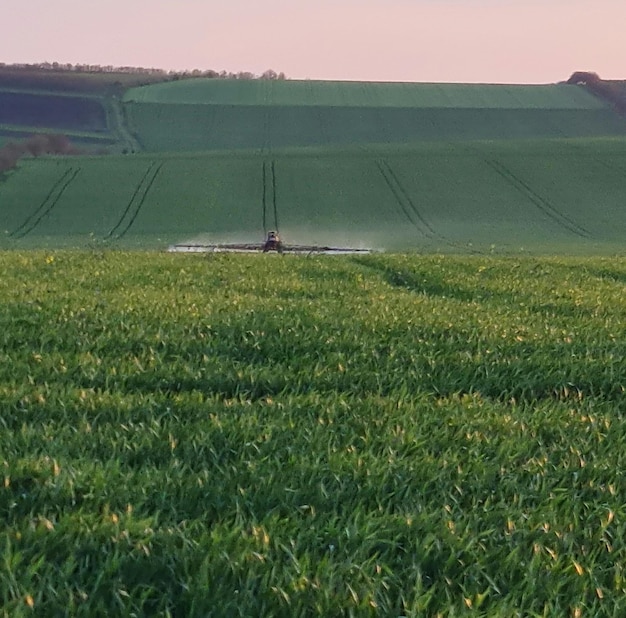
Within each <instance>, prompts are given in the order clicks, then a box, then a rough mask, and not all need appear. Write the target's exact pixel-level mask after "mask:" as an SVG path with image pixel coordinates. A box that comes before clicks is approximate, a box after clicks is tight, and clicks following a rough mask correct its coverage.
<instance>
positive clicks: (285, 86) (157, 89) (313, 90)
mask: <svg viewBox="0 0 626 618" xmlns="http://www.w3.org/2000/svg"><path fill="white" fill-rule="evenodd" d="M124 101H126V102H140V103H168V104H174V103H185V104H204V105H207V104H208V105H238V106H239V105H254V106H257V105H263V106H301V105H312V106H316V107H320V106H330V107H377V108H378V107H402V108H406V107H419V108H452V109H459V108H461V109H463V108H470V109H604V108H606V105H605V104H604V103H603V102H602V101H600V100H599V99H597V98H596V97H594V96H593V95H591V94H589V93H588V92H587V91H585V90H584V89H582V88H579V87H578V86H570V85H564V84H559V85H553V84H550V85H545V86H519V85H510V86H506V85H490V84H419V83H400V82H398V83H380V82H379V83H372V82H320V81H292V80H289V81H280V80H278V81H267V80H219V79H193V80H182V81H176V82H168V83H162V84H155V85H151V86H145V87H142V88H131V89H130V90H128V91H127V92H126V94H125V95H124Z"/></svg>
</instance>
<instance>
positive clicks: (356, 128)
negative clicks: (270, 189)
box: [126, 103, 626, 152]
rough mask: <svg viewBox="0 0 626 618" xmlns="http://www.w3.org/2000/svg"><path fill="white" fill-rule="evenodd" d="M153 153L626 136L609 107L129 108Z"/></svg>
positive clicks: (131, 120) (133, 124)
mask: <svg viewBox="0 0 626 618" xmlns="http://www.w3.org/2000/svg"><path fill="white" fill-rule="evenodd" d="M126 113H127V117H128V119H129V123H130V126H131V129H132V131H133V132H134V133H135V135H136V136H137V138H138V140H139V142H140V143H141V145H142V147H143V149H144V150H146V151H148V152H167V151H179V152H187V151H204V150H222V149H223V150H230V149H241V148H243V149H251V148H254V149H259V150H268V149H272V148H283V147H289V146H310V145H355V144H363V145H367V144H404V143H411V142H415V141H432V142H437V141H446V140H449V141H459V140H476V139H491V140H496V139H518V138H537V137H546V138H551V137H552V138H554V137H595V136H599V135H622V136H623V135H626V120H624V119H623V118H620V117H619V116H618V115H617V114H615V113H614V112H612V111H610V110H609V109H585V110H572V109H565V110H532V109H521V110H512V109H472V108H464V109H452V108H441V109H430V108H423V109H422V108H392V107H389V108H374V107H358V108H350V107H314V106H300V107H295V106H294V107H270V106H232V105H181V104H177V105H174V104H171V105H165V104H157V103H145V104H144V103H141V104H139V103H138V104H127V105H126Z"/></svg>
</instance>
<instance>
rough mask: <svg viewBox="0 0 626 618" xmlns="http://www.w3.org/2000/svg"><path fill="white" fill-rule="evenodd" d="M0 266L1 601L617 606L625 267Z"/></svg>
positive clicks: (422, 608)
mask: <svg viewBox="0 0 626 618" xmlns="http://www.w3.org/2000/svg"><path fill="white" fill-rule="evenodd" d="M0 267H1V268H2V272H3V277H2V279H0V301H1V302H0V426H1V431H0V465H1V466H2V471H1V472H0V514H1V521H2V528H1V529H0V547H1V548H2V553H1V556H2V557H1V558H0V560H2V568H0V603H1V604H2V608H3V613H4V615H7V616H8V615H10V616H19V615H31V614H33V613H34V614H35V615H41V616H56V615H83V616H98V615H102V616H104V615H126V616H131V615H146V614H148V615H163V616H168V615H171V616H207V615H214V616H233V615H241V616H251V615H275V616H302V615H320V616H322V615H323V616H332V615H358V616H366V615H380V616H400V615H403V616H435V615H438V614H440V615H443V616H462V615H475V616H513V615H520V616H564V615H573V616H585V615H587V616H621V615H624V613H625V612H626V595H625V594H624V593H625V592H626V582H625V580H624V577H625V575H624V570H623V560H622V559H621V558H622V557H623V552H624V542H623V539H624V536H625V534H626V523H625V522H626V505H625V503H626V500H625V498H626V481H625V479H624V475H623V472H622V471H623V469H624V468H625V464H626V461H625V458H626V455H625V453H626V449H625V448H624V446H625V444H626V423H625V421H624V413H625V412H626V403H625V402H624V388H625V387H626V367H625V366H624V363H623V359H624V357H626V336H625V335H626V333H625V332H624V331H625V329H626V296H625V294H624V284H625V282H626V259H612V260H609V259H577V260H573V259H569V260H565V259H533V258H524V259H513V258H509V259H503V258H485V257H480V258H456V257H445V258H444V257H439V256H432V257H406V256H368V257H366V258H348V259H346V258H338V259H335V258H324V259H317V258H302V259H300V258H291V257H287V258H284V259H281V258H278V257H277V256H248V257H244V256H237V257H233V256H217V257H210V258H203V257H199V256H180V255H178V256H171V255H159V254H133V255H131V254H121V253H119V254H118V253H103V254H97V253H86V252H83V253H78V252H73V253H72V252H67V253H63V252H61V253H54V254H45V253H37V252H33V253H23V254H19V253H14V252H9V253H3V254H0Z"/></svg>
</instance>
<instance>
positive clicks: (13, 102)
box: [0, 90, 107, 131]
mask: <svg viewBox="0 0 626 618" xmlns="http://www.w3.org/2000/svg"><path fill="white" fill-rule="evenodd" d="M0 124H22V125H26V126H31V127H47V128H56V129H59V130H62V129H73V130H92V131H106V129H107V122H106V112H105V110H104V108H103V106H102V104H101V102H100V101H98V100H97V99H90V98H81V97H65V96H56V95H42V94H30V93H17V92H3V91H1V90H0Z"/></svg>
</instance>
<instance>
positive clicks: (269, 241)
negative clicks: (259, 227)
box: [263, 231, 283, 253]
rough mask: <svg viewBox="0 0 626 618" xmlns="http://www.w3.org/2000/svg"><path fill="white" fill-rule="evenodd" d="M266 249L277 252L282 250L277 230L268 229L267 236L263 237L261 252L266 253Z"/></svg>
mask: <svg viewBox="0 0 626 618" xmlns="http://www.w3.org/2000/svg"><path fill="white" fill-rule="evenodd" d="M268 251H278V253H282V252H283V246H282V243H281V242H280V236H279V235H278V232H275V231H270V232H268V233H267V238H266V239H265V244H264V245H263V253H267V252H268Z"/></svg>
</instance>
